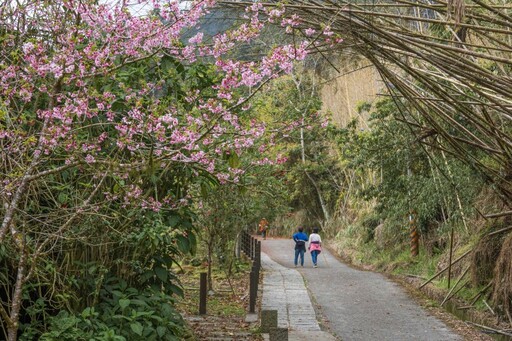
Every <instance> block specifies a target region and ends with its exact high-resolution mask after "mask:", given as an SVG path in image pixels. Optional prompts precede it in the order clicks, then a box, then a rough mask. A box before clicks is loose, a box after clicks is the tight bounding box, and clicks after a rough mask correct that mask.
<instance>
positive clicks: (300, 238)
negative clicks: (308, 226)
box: [292, 227, 308, 267]
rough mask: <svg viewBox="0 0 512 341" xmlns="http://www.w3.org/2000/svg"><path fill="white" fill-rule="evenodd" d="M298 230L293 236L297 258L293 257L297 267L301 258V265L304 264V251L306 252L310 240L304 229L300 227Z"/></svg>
mask: <svg viewBox="0 0 512 341" xmlns="http://www.w3.org/2000/svg"><path fill="white" fill-rule="evenodd" d="M297 230H298V231H297V232H295V233H294V234H293V236H292V238H293V241H294V242H295V258H294V259H293V263H294V264H295V267H297V265H298V261H299V258H300V266H304V253H305V252H306V242H307V241H308V235H307V234H305V233H304V232H302V231H303V230H304V229H303V228H302V227H299V228H298V229H297Z"/></svg>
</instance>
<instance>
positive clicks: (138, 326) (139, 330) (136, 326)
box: [130, 322, 144, 336]
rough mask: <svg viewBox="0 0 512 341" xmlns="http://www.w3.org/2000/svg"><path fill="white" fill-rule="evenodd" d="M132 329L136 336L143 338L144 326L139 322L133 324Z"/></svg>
mask: <svg viewBox="0 0 512 341" xmlns="http://www.w3.org/2000/svg"><path fill="white" fill-rule="evenodd" d="M130 328H131V329H132V331H133V332H134V333H135V334H137V335H139V336H142V331H143V330H144V327H143V326H142V324H140V323H139V322H133V323H131V324H130Z"/></svg>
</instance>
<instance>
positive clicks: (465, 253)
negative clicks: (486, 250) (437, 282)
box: [419, 249, 473, 289]
mask: <svg viewBox="0 0 512 341" xmlns="http://www.w3.org/2000/svg"><path fill="white" fill-rule="evenodd" d="M471 251H473V250H472V249H471V250H468V251H466V252H464V254H463V255H462V256H460V257H459V258H457V259H456V260H454V261H453V263H451V264H450V265H454V264H456V263H458V262H459V261H460V260H461V259H462V258H464V257H466V256H467V255H468V254H469V253H470V252H471ZM447 269H448V266H446V267H444V269H442V270H441V271H439V272H438V273H436V274H435V275H434V276H432V277H430V279H428V280H427V281H426V282H424V283H423V284H422V285H420V287H419V289H421V288H423V287H424V286H425V285H427V284H428V283H430V282H432V281H433V280H434V279H436V278H437V277H439V276H440V275H441V274H442V273H443V272H445V271H446V270H447Z"/></svg>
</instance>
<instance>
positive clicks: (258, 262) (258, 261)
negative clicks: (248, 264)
mask: <svg viewBox="0 0 512 341" xmlns="http://www.w3.org/2000/svg"><path fill="white" fill-rule="evenodd" d="M254 262H255V263H256V266H257V268H258V271H259V269H260V267H261V241H259V240H257V241H256V255H255V257H254Z"/></svg>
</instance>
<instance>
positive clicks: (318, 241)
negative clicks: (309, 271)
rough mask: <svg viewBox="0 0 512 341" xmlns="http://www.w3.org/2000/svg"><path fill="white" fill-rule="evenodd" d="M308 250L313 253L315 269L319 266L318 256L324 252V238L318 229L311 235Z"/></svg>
mask: <svg viewBox="0 0 512 341" xmlns="http://www.w3.org/2000/svg"><path fill="white" fill-rule="evenodd" d="M308 244H309V246H308V249H309V252H311V260H312V261H313V267H314V268H316V267H317V266H318V255H319V254H320V252H322V238H320V235H319V234H318V227H315V228H313V233H311V234H310V235H309V240H308Z"/></svg>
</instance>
